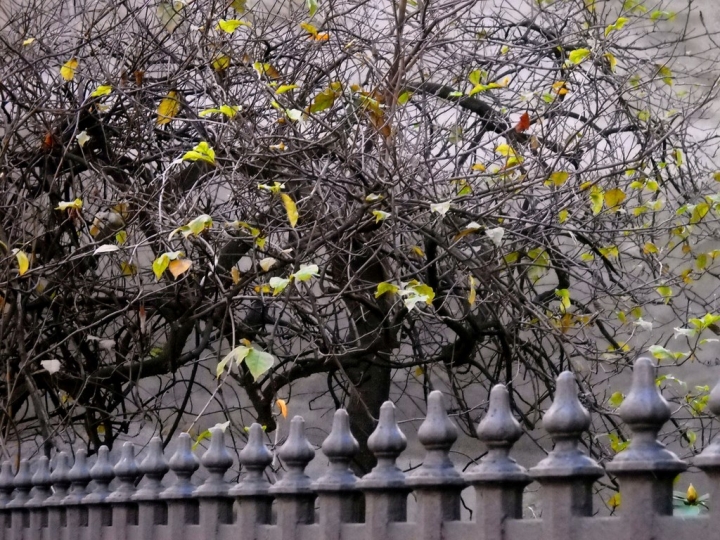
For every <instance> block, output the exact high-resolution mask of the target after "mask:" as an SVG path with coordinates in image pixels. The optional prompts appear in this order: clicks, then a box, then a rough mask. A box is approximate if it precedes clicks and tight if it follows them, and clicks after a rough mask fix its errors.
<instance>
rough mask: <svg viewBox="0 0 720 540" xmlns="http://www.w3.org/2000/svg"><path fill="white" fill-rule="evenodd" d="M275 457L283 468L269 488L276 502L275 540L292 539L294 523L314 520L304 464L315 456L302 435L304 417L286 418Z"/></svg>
mask: <svg viewBox="0 0 720 540" xmlns="http://www.w3.org/2000/svg"><path fill="white" fill-rule="evenodd" d="M278 456H280V459H281V460H282V461H283V463H284V464H285V466H286V467H287V471H285V474H283V476H282V478H281V479H280V480H278V482H277V483H276V484H275V485H274V486H272V487H271V488H270V493H271V494H272V495H274V496H275V502H276V505H277V525H278V529H279V533H280V534H279V536H278V537H277V538H278V540H293V539H294V538H295V537H296V532H297V526H298V525H300V524H305V523H312V522H313V521H314V519H315V506H314V503H315V492H314V491H313V490H312V481H311V480H310V477H309V476H308V475H307V474H305V467H307V464H308V463H310V461H312V459H313V458H314V457H315V450H313V447H312V446H311V445H310V442H309V441H308V440H307V438H306V437H305V420H303V419H302V417H301V416H296V417H295V418H293V419H292V420H291V421H290V434H289V435H288V438H287V440H286V441H285V443H284V444H283V445H282V446H281V447H280V450H279V451H278Z"/></svg>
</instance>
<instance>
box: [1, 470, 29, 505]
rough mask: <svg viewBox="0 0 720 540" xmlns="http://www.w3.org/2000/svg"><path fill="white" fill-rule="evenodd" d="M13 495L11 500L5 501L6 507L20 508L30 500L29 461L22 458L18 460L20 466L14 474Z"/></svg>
mask: <svg viewBox="0 0 720 540" xmlns="http://www.w3.org/2000/svg"><path fill="white" fill-rule="evenodd" d="M13 483H14V484H15V496H14V497H13V500H12V501H10V502H9V503H7V505H6V506H5V507H6V508H21V507H23V506H25V503H26V502H28V500H30V490H31V489H32V475H31V474H30V462H29V461H28V460H27V459H23V460H22V461H21V462H20V468H18V472H17V474H16V475H15V480H14V482H13Z"/></svg>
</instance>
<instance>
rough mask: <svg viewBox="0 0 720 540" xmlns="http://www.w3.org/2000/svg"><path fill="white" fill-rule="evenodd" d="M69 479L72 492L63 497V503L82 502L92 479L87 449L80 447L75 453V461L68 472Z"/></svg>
mask: <svg viewBox="0 0 720 540" xmlns="http://www.w3.org/2000/svg"><path fill="white" fill-rule="evenodd" d="M68 480H70V493H68V496H67V497H65V499H63V504H80V503H81V502H82V500H83V498H85V496H86V495H87V485H88V484H89V483H90V480H91V478H90V470H89V469H88V466H87V452H86V451H85V450H83V449H80V450H78V451H77V453H76V454H75V463H74V464H73V466H72V469H70V472H69V473H68Z"/></svg>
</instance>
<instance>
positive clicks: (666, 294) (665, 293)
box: [655, 285, 673, 304]
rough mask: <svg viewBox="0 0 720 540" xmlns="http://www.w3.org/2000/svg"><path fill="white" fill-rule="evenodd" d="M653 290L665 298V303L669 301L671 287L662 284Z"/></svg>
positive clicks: (671, 293) (671, 292)
mask: <svg viewBox="0 0 720 540" xmlns="http://www.w3.org/2000/svg"><path fill="white" fill-rule="evenodd" d="M655 290H656V291H657V293H658V294H659V295H660V296H662V297H663V298H664V299H665V303H666V304H667V303H668V302H670V299H671V298H672V295H673V291H672V287H668V286H667V285H663V286H661V287H658V288H657V289H655Z"/></svg>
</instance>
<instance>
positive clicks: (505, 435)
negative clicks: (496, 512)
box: [465, 384, 530, 485]
mask: <svg viewBox="0 0 720 540" xmlns="http://www.w3.org/2000/svg"><path fill="white" fill-rule="evenodd" d="M489 401H490V402H489V403H488V410H487V413H486V414H485V416H484V417H483V419H482V420H481V421H480V424H479V425H478V428H477V435H478V439H480V440H481V441H482V442H484V443H485V444H486V445H487V447H488V452H487V454H485V456H483V458H482V459H481V460H480V462H479V463H478V464H477V465H475V466H474V467H473V468H471V469H470V470H469V471H468V472H467V474H465V478H466V479H467V480H468V481H469V482H471V483H483V482H513V483H519V484H523V485H524V484H529V483H530V477H529V476H528V474H527V471H526V470H525V467H521V466H520V465H518V464H517V462H516V461H515V460H514V459H512V458H511V457H510V450H511V449H512V446H513V444H515V442H517V440H518V439H519V438H520V437H521V436H522V428H521V427H520V423H519V422H518V421H517V420H516V419H515V417H514V416H513V414H512V411H511V410H510V393H509V392H508V390H507V388H505V386H504V385H502V384H496V385H495V386H493V388H492V390H490V400H489Z"/></svg>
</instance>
